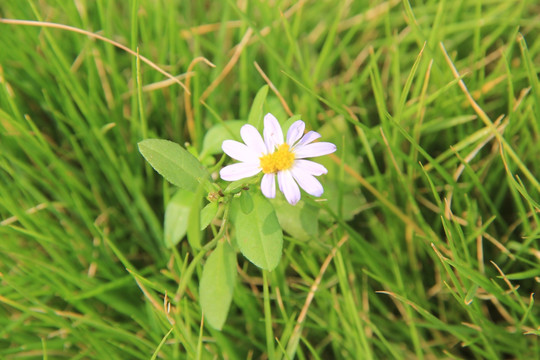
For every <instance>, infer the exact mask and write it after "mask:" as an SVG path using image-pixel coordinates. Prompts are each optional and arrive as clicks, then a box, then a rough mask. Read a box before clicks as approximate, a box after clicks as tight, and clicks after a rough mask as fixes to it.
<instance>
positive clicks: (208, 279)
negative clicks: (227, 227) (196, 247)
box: [199, 241, 236, 330]
mask: <svg viewBox="0 0 540 360" xmlns="http://www.w3.org/2000/svg"><path fill="white" fill-rule="evenodd" d="M235 281H236V254H235V252H234V250H233V248H232V247H231V246H230V245H229V244H228V243H227V242H225V241H220V242H219V243H218V245H217V246H216V249H215V250H214V251H213V252H212V254H210V256H209V257H208V260H206V264H204V268H203V272H202V277H201V282H200V285H199V296H200V303H201V309H202V312H203V315H204V319H205V321H206V322H207V323H208V324H209V325H210V326H212V327H213V328H214V329H217V330H221V329H222V328H223V324H224V323H225V320H226V319H227V313H228V312H229V308H230V306H231V302H232V297H233V292H234V285H235Z"/></svg>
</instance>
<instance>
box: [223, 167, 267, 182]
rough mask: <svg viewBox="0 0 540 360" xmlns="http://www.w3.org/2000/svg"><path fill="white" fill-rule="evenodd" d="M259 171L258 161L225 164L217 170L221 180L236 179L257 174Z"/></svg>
mask: <svg viewBox="0 0 540 360" xmlns="http://www.w3.org/2000/svg"><path fill="white" fill-rule="evenodd" d="M260 171H261V169H260V168H259V163H238V164H232V165H229V166H225V167H224V168H223V169H221V171H220V172H219V176H221V178H222V179H223V180H227V181H236V180H240V179H243V178H248V177H250V176H253V175H257V174H258V173H259V172H260Z"/></svg>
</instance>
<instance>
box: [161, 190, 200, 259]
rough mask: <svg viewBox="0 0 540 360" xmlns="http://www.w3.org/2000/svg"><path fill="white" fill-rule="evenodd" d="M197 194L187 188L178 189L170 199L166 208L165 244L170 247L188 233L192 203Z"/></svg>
mask: <svg viewBox="0 0 540 360" xmlns="http://www.w3.org/2000/svg"><path fill="white" fill-rule="evenodd" d="M194 200H195V194H194V193H193V192H191V191H188V190H185V189H178V191H177V192H176V193H175V194H174V196H173V197H172V198H171V200H169V203H168V204H167V208H166V209H165V223H164V227H165V246H167V247H168V248H171V247H173V246H174V245H176V244H178V242H179V241H180V240H181V239H182V238H183V237H184V236H185V235H186V232H187V228H188V223H189V213H190V209H191V204H192V203H193V201H194Z"/></svg>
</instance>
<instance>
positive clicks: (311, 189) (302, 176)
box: [291, 169, 324, 197]
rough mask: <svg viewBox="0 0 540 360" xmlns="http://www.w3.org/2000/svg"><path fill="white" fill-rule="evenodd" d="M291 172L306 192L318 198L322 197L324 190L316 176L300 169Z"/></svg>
mask: <svg viewBox="0 0 540 360" xmlns="http://www.w3.org/2000/svg"><path fill="white" fill-rule="evenodd" d="M291 172H292V175H293V177H294V179H295V180H296V181H297V182H298V185H300V187H301V188H302V189H304V191H305V192H307V193H308V194H310V195H313V196H317V197H319V196H321V195H322V193H323V192H324V189H323V187H322V185H321V183H320V182H319V180H317V179H316V178H315V176H313V175H310V174H309V173H307V172H305V171H302V170H299V169H293V170H291Z"/></svg>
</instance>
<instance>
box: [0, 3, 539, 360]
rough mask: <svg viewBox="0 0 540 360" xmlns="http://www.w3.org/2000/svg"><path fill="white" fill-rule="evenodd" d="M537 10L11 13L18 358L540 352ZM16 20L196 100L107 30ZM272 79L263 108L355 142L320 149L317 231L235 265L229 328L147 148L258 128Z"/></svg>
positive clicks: (5, 148) (9, 154) (9, 92)
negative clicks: (212, 323)
mask: <svg viewBox="0 0 540 360" xmlns="http://www.w3.org/2000/svg"><path fill="white" fill-rule="evenodd" d="M538 10H539V6H538V4H537V2H535V1H533V0H524V1H519V2H513V1H507V0H472V1H463V0H461V1H459V0H458V1H454V2H451V1H444V0H443V1H435V0H425V1H412V2H411V1H407V0H405V1H394V0H389V1H366V0H362V1H339V2H335V1H309V2H299V3H298V4H297V3H296V2H293V1H272V2H266V1H260V2H259V1H257V2H248V1H232V0H231V1H227V2H198V1H180V0H178V1H164V0H158V1H150V0H131V1H105V0H97V1H61V0H53V1H47V2H43V1H42V2H38V1H32V0H28V1H22V0H21V1H3V2H2V4H1V5H0V239H1V240H0V358H6V359H18V358H28V359H57V358H59V359H61V358H70V359H151V358H156V359H160V358H162V359H182V358H186V359H195V358H198V359H213V358H226V359H237V358H238V359H244V358H248V359H265V358H272V359H274V358H275V359H288V358H289V359H292V358H293V357H294V358H297V359H333V358H335V359H357V358H365V359H439V358H457V359H503V358H506V359H524V360H525V359H532V358H538V357H540V341H539V340H538V336H539V335H540V307H539V306H538V303H537V302H536V304H535V299H534V295H533V294H534V293H535V292H537V291H538V289H539V282H540V261H539V259H540V249H539V242H538V240H539V239H540V177H539V174H540V156H539V154H540V120H539V119H540V82H539V80H538V72H539V71H540V69H539V66H538V64H540V41H538V38H539V37H538V35H539V32H540V31H539V30H540V28H539V25H538V24H540V15H538V14H539V12H538ZM9 19H11V20H9ZM14 19H17V20H35V21H42V22H49V23H57V24H63V25H69V26H72V27H75V28H77V29H81V30H85V31H88V32H92V33H95V34H98V35H100V36H101V37H103V38H105V39H109V40H112V41H115V42H117V43H120V44H122V45H124V46H126V47H128V48H130V49H131V50H132V51H133V52H135V53H137V52H138V53H139V54H140V55H141V56H144V57H145V59H149V60H150V61H151V62H153V63H154V64H155V65H157V67H159V68H160V69H161V70H162V71H165V72H167V73H169V74H172V75H173V76H177V75H181V74H186V76H187V78H189V80H188V79H187V78H186V77H183V78H181V79H180V81H182V83H183V84H185V85H186V86H189V91H190V95H188V93H187V92H186V91H185V90H184V89H183V88H182V87H181V86H180V85H179V84H178V83H177V82H174V81H172V80H169V79H168V78H167V77H166V76H165V75H164V74H163V73H162V72H160V71H158V70H156V69H155V68H154V67H152V66H149V65H148V63H147V62H145V61H144V59H143V58H140V59H137V57H136V56H134V55H133V54H130V53H128V52H126V51H125V50H122V49H120V48H118V47H115V46H113V45H112V44H111V43H109V42H107V41H104V40H102V39H100V38H96V37H95V36H87V35H85V34H81V33H77V32H74V31H72V30H70V29H59V28H51V27H49V25H47V24H33V25H38V26H30V25H29V24H24V23H21V22H17V21H12V20H14ZM198 57H204V58H206V62H205V61H202V62H201V61H200V59H199V60H195V59H197V58H198ZM196 61H199V62H196ZM255 62H256V63H257V65H258V66H259V67H260V69H261V70H262V73H261V72H259V71H258V70H257V67H256V65H255ZM190 64H192V66H190ZM212 64H213V65H215V66H214V67H212V66H211V65H212ZM263 75H264V77H267V78H268V79H269V80H270V81H271V82H272V83H273V85H274V86H275V89H277V92H276V91H274V90H272V89H271V90H270V92H269V97H268V99H267V102H266V104H265V108H264V109H265V111H272V112H273V113H274V114H275V115H276V116H278V117H279V118H281V119H285V118H287V116H288V114H287V111H288V109H290V111H291V112H292V113H294V114H300V115H301V116H302V119H303V120H304V121H306V124H307V126H308V128H310V129H313V130H317V131H320V132H321V134H322V135H323V139H324V140H326V141H332V142H334V143H336V144H337V146H338V151H337V153H336V154H335V157H326V158H324V159H322V160H321V162H323V163H324V164H325V165H326V166H327V168H328V169H329V174H328V175H326V176H324V178H323V181H324V185H325V189H326V191H325V195H324V197H325V198H326V199H328V201H323V202H313V201H308V203H309V204H311V205H314V206H315V210H313V209H312V210H311V211H315V214H317V213H318V215H319V220H320V221H319V229H318V235H317V236H313V235H311V236H310V237H309V238H307V239H300V238H298V237H295V236H293V235H290V234H286V236H285V239H284V254H283V258H282V260H281V263H280V264H279V266H278V267H277V268H276V269H275V270H274V271H272V272H266V273H265V272H263V271H262V270H260V269H258V268H256V267H255V266H254V265H253V264H251V263H249V262H248V261H247V260H245V259H244V258H243V257H238V260H239V267H240V276H239V277H238V283H237V286H236V289H235V293H234V299H233V304H232V307H231V310H230V312H229V316H228V319H227V322H226V324H225V327H224V329H223V331H221V332H218V331H216V330H213V329H212V328H211V327H209V326H207V325H206V324H202V322H201V321H202V319H201V312H200V307H199V302H198V296H199V295H198V294H199V293H198V283H199V280H200V277H201V272H202V266H201V265H202V263H200V261H201V259H200V258H199V259H198V260H197V261H199V262H193V261H194V260H193V259H194V256H196V255H197V251H194V250H193V249H191V248H190V246H189V244H188V242H187V241H185V240H184V241H182V242H181V243H180V244H179V245H178V246H177V247H175V248H173V249H168V248H166V247H165V244H164V240H163V238H164V235H163V225H162V224H163V216H164V207H165V205H166V203H167V201H168V200H169V198H170V197H171V196H172V195H173V194H174V191H175V189H174V187H173V186H171V185H169V184H167V183H165V182H164V180H163V179H162V178H161V177H160V176H159V175H158V174H157V173H156V172H154V171H153V170H152V168H151V167H150V166H149V165H147V163H146V162H145V161H144V159H143V157H142V156H141V155H140V153H139V152H138V150H137V143H138V142H139V141H141V140H142V139H145V138H162V139H168V140H172V141H175V142H177V143H180V144H182V145H186V144H189V147H190V148H191V150H192V151H193V152H194V153H198V152H200V151H201V147H202V141H203V138H204V135H205V133H206V132H207V131H208V129H210V128H211V127H212V126H213V125H214V124H218V123H220V122H222V121H224V120H231V119H241V120H246V119H247V118H248V114H249V110H250V107H251V104H252V101H253V99H254V96H255V94H256V92H257V90H258V89H259V88H260V87H261V86H263V85H264V84H266V81H265V79H264V77H263ZM162 81H168V82H165V83H160V82H162ZM281 99H282V100H281ZM284 104H286V105H284ZM204 161H205V162H207V164H210V163H211V162H212V161H219V157H216V158H215V159H210V158H206V159H204ZM306 211H307V210H306ZM206 235H207V237H206V238H205V239H206V241H207V240H208V239H210V238H211V233H208V234H206ZM202 261H204V259H203V260H202ZM190 265H192V266H191V268H190ZM189 269H193V271H189Z"/></svg>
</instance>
